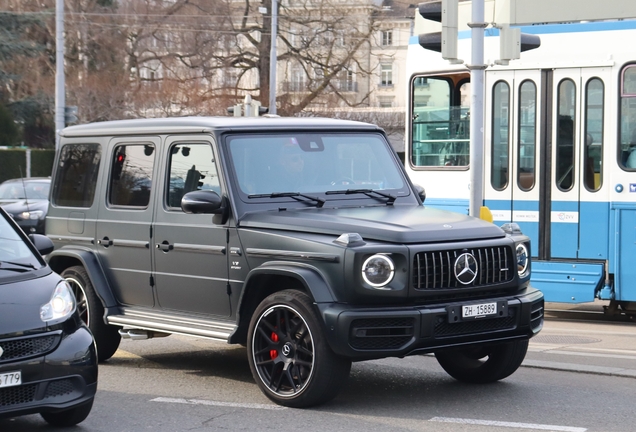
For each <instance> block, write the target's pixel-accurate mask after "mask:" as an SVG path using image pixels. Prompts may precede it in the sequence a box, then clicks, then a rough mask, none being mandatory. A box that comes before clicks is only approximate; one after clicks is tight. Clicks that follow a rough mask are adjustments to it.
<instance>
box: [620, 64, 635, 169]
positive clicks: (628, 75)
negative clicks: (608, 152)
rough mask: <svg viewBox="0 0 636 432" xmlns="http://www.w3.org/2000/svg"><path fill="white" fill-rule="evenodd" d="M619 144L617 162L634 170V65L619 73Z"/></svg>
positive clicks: (624, 167)
mask: <svg viewBox="0 0 636 432" xmlns="http://www.w3.org/2000/svg"><path fill="white" fill-rule="evenodd" d="M620 109H621V113H620V121H621V124H620V131H619V133H620V145H619V146H618V162H619V164H620V166H621V167H622V168H623V169H625V170H628V171H636V65H633V64H632V65H627V66H626V67H625V68H624V69H623V71H622V73H621V105H620Z"/></svg>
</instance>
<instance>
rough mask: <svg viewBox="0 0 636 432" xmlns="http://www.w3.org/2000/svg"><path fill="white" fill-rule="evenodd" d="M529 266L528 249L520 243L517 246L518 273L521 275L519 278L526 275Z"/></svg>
mask: <svg viewBox="0 0 636 432" xmlns="http://www.w3.org/2000/svg"><path fill="white" fill-rule="evenodd" d="M529 264H530V258H529V257H528V248H527V247H526V245H525V244H523V243H519V244H518V245H517V273H519V276H523V275H525V273H526V271H527V270H528V265H529Z"/></svg>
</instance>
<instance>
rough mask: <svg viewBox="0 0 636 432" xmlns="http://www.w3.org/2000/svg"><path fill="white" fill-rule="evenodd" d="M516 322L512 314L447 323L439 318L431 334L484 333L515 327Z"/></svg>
mask: <svg viewBox="0 0 636 432" xmlns="http://www.w3.org/2000/svg"><path fill="white" fill-rule="evenodd" d="M516 322H517V319H516V318H515V316H514V315H510V316H507V317H505V318H496V319H489V320H472V321H464V322H459V323H449V322H448V321H446V320H440V322H438V323H437V324H436V325H435V329H434V330H433V334H434V336H435V337H451V336H465V335H469V334H479V333H486V332H490V331H495V330H510V329H514V328H515V327H516Z"/></svg>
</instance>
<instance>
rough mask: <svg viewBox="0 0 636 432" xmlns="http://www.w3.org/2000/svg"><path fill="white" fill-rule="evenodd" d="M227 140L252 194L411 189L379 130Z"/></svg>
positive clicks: (236, 173) (248, 193) (239, 176)
mask: <svg viewBox="0 0 636 432" xmlns="http://www.w3.org/2000/svg"><path fill="white" fill-rule="evenodd" d="M227 142H228V145H229V150H230V155H231V161H232V169H233V172H234V176H235V178H236V181H237V183H238V186H239V189H240V190H241V192H242V193H243V194H244V195H246V196H247V198H249V199H251V198H253V197H250V196H253V195H261V194H272V193H287V192H301V193H314V194H322V193H325V192H327V191H334V190H343V189H373V190H393V191H392V192H391V193H392V194H394V195H407V194H408V190H407V188H406V186H407V185H406V183H405V182H404V178H403V176H402V174H401V171H400V170H399V167H398V166H397V165H396V161H395V158H394V157H393V155H392V154H391V149H390V147H389V144H388V143H387V142H386V140H385V139H384V138H383V137H382V136H380V135H375V134H344V133H343V134H322V133H321V134H309V133H298V134H291V133H290V134H276V135H253V136H252V135H249V136H247V135H236V136H230V137H228V139H227ZM395 190H399V191H398V192H396V191H395Z"/></svg>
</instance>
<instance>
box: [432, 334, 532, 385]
mask: <svg viewBox="0 0 636 432" xmlns="http://www.w3.org/2000/svg"><path fill="white" fill-rule="evenodd" d="M527 351H528V339H525V340H520V341H514V342H507V343H503V344H499V345H493V346H488V347H477V348H463V349H458V350H457V349H456V350H448V351H441V352H436V353H435V358H437V361H438V363H439V364H440V366H442V368H443V369H444V370H445V371H446V372H447V373H448V374H449V375H450V376H452V377H453V378H455V379H456V380H458V381H463V382H468V383H478V384H483V383H490V382H495V381H499V380H502V379H504V378H506V377H508V376H510V375H512V374H513V373H514V372H515V371H516V370H517V369H518V368H519V366H521V363H522V362H523V359H524V358H525V357H526V352H527Z"/></svg>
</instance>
